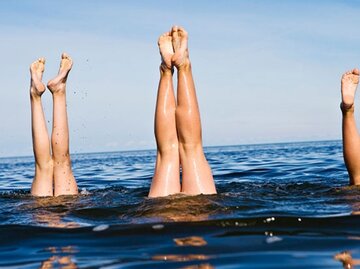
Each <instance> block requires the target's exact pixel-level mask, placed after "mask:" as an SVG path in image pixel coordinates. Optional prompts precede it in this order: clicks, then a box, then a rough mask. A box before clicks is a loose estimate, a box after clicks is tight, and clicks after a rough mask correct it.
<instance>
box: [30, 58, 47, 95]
mask: <svg viewBox="0 0 360 269" xmlns="http://www.w3.org/2000/svg"><path fill="white" fill-rule="evenodd" d="M44 69H45V59H44V58H39V59H38V60H36V61H35V62H33V63H32V64H31V65H30V74H31V82H30V94H31V96H32V97H41V95H42V94H43V93H44V91H45V89H46V88H45V85H44V83H42V81H41V80H42V76H43V73H44Z"/></svg>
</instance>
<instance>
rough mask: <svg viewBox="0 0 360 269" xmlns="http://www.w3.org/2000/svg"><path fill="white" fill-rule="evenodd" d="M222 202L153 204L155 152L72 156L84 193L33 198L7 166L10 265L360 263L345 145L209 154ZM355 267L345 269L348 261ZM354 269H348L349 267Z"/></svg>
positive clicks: (0, 236) (22, 175)
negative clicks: (346, 257)
mask: <svg viewBox="0 0 360 269" xmlns="http://www.w3.org/2000/svg"><path fill="white" fill-rule="evenodd" d="M206 155H207V158H208V160H209V162H210V165H211V167H212V170H213V173H214V175H215V180H216V185H217V189H218V192H219V194H218V195H208V196H206V195H200V196H195V197H187V196H183V195H175V196H171V197H167V198H157V199H148V198H146V196H147V193H148V190H149V186H150V182H151V178H152V174H153V169H154V161H155V152H154V151H136V152H116V153H96V154H79V155H73V156H72V158H73V170H74V174H75V177H76V178H77V181H78V184H79V188H80V190H81V195H78V196H76V197H58V198H34V197H31V196H30V195H29V190H30V185H31V181H32V177H33V159H32V158H28V157H24V158H23V157H22V158H3V159H0V268H19V267H20V268H77V267H80V268H100V267H101V268H342V266H343V265H342V263H341V262H340V261H338V260H336V259H334V255H336V254H338V253H340V252H342V251H349V252H351V255H352V257H353V258H354V259H356V258H358V259H359V258H360V216H358V215H357V214H358V213H359V212H360V189H359V188H356V187H346V186H347V184H348V177H347V173H346V169H345V167H344V164H343V160H342V148H341V143H340V142H339V141H330V142H329V141H328V142H312V143H291V144H272V145H249V146H233V147H216V148H208V149H207V150H206ZM345 266H346V265H345ZM347 268H350V267H347Z"/></svg>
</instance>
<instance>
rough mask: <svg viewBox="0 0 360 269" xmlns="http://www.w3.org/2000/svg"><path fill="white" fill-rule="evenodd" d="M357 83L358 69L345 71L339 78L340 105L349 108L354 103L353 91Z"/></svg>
mask: <svg viewBox="0 0 360 269" xmlns="http://www.w3.org/2000/svg"><path fill="white" fill-rule="evenodd" d="M358 84H359V69H354V70H352V71H348V72H346V73H345V74H344V75H343V76H342V78H341V98H342V107H343V108H344V109H350V108H351V107H352V106H353V105H354V99H355V92H356V88H357V85H358Z"/></svg>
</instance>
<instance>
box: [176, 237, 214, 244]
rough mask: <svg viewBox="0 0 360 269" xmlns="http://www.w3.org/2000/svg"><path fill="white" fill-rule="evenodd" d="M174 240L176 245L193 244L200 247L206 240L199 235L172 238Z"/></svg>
mask: <svg viewBox="0 0 360 269" xmlns="http://www.w3.org/2000/svg"><path fill="white" fill-rule="evenodd" d="M174 242H175V243H176V245H178V246H193V247H201V246H205V245H206V244H207V242H206V241H205V240H204V238H202V237H200V236H189V237H184V238H174Z"/></svg>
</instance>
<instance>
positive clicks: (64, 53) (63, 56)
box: [61, 52, 70, 59]
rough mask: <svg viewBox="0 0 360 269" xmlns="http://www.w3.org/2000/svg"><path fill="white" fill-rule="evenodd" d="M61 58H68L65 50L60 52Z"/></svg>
mask: <svg viewBox="0 0 360 269" xmlns="http://www.w3.org/2000/svg"><path fill="white" fill-rule="evenodd" d="M61 58H62V59H69V58H70V56H69V55H68V54H67V53H66V52H63V54H61Z"/></svg>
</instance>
